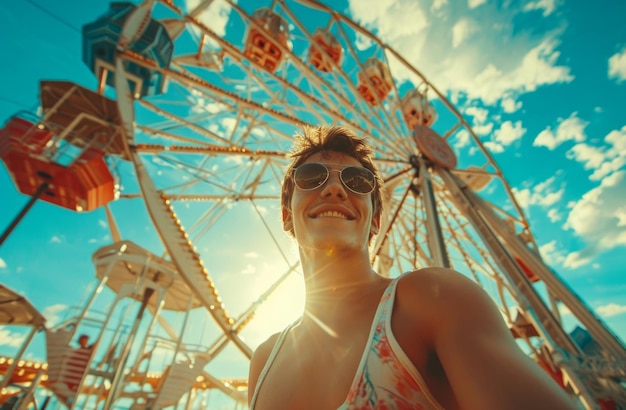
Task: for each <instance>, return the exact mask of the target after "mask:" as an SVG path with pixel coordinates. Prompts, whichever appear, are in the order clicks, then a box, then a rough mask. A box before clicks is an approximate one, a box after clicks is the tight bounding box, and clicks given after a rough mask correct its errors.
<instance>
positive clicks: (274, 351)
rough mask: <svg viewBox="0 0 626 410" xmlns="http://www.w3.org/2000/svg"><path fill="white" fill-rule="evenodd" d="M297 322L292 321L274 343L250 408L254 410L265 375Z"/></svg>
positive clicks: (258, 380) (255, 388)
mask: <svg viewBox="0 0 626 410" xmlns="http://www.w3.org/2000/svg"><path fill="white" fill-rule="evenodd" d="M297 323H298V321H295V322H293V323H291V324H290V325H289V326H287V327H286V328H285V330H283V331H282V332H281V334H280V335H279V336H278V339H277V340H276V343H274V347H273V348H272V351H271V352H270V355H269V357H268V358H267V361H266V362H265V366H263V370H261V373H260V374H259V378H258V379H257V383H256V386H255V387H254V394H253V395H252V400H250V410H254V405H255V404H256V399H257V396H258V394H259V390H260V389H261V385H262V384H263V381H264V380H265V376H267V372H269V370H270V368H271V367H272V363H273V362H274V359H276V356H277V355H278V351H279V350H280V348H281V347H282V345H283V342H284V341H285V338H286V337H287V334H288V333H289V331H291V329H292V328H293V327H294V326H295V325H296V324H297Z"/></svg>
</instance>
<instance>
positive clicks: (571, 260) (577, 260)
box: [563, 252, 591, 269]
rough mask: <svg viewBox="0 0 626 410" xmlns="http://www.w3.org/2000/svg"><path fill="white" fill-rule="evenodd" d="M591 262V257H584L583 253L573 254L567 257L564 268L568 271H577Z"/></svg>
mask: <svg viewBox="0 0 626 410" xmlns="http://www.w3.org/2000/svg"><path fill="white" fill-rule="evenodd" d="M590 261H591V257H584V256H582V253H581V252H571V253H570V254H568V255H567V256H566V257H565V260H564V261H563V266H564V267H565V268H568V269H576V268H579V267H581V266H583V265H586V264H588V263H589V262H590Z"/></svg>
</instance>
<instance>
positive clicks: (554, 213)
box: [548, 209, 562, 222]
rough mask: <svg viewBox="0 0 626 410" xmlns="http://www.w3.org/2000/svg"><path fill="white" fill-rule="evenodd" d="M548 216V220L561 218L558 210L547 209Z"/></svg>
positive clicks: (552, 220)
mask: <svg viewBox="0 0 626 410" xmlns="http://www.w3.org/2000/svg"><path fill="white" fill-rule="evenodd" d="M548 218H549V219H550V222H558V221H560V220H561V218H562V216H561V214H559V211H558V210H556V209H550V210H549V211H548Z"/></svg>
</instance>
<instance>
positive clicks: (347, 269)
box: [300, 250, 385, 328]
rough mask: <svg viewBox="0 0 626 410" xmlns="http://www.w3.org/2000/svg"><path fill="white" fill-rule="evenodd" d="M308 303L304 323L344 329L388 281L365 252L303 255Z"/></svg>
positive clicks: (314, 252)
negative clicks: (373, 267)
mask: <svg viewBox="0 0 626 410" xmlns="http://www.w3.org/2000/svg"><path fill="white" fill-rule="evenodd" d="M300 257H301V260H302V268H303V271H304V279H305V287H306V302H305V314H304V318H303V321H304V322H306V321H308V322H313V323H316V324H317V325H318V326H321V327H324V326H327V327H331V328H334V327H337V326H343V323H344V322H346V321H348V320H349V319H350V318H351V317H354V316H355V315H357V314H358V313H359V311H360V310H361V309H365V308H368V306H364V303H363V302H364V301H365V300H367V299H368V298H367V296H368V295H369V294H370V293H374V294H378V293H380V288H381V286H382V285H383V282H384V281H385V279H384V278H382V277H381V276H379V275H378V274H377V273H376V272H374V270H373V269H372V267H371V264H370V261H369V254H368V252H367V250H365V251H356V250H349V251H334V252H333V251H327V252H322V251H311V250H307V251H303V250H301V252H300Z"/></svg>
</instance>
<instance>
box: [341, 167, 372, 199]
mask: <svg viewBox="0 0 626 410" xmlns="http://www.w3.org/2000/svg"><path fill="white" fill-rule="evenodd" d="M341 179H342V181H343V183H344V184H345V185H346V187H348V188H349V189H351V190H352V191H354V192H358V193H359V194H368V193H370V192H372V191H373V190H374V184H375V178H374V174H372V172H371V171H370V170H368V169H366V168H361V167H346V168H344V169H343V171H341Z"/></svg>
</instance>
